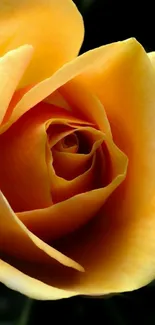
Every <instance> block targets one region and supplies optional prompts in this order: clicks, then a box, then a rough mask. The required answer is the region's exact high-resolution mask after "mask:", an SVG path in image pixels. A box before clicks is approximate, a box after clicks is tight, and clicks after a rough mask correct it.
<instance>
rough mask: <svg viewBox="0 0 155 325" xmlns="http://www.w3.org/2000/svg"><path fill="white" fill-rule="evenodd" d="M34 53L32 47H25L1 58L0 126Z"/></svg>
mask: <svg viewBox="0 0 155 325" xmlns="http://www.w3.org/2000/svg"><path fill="white" fill-rule="evenodd" d="M32 53H33V48H32V46H30V45H24V46H21V47H19V48H18V49H16V50H13V51H10V52H8V53H7V54H5V55H4V56H3V57H1V58H0V124H1V122H2V120H3V117H4V115H5V113H6V110H7V108H8V105H9V103H10V100H11V98H12V96H13V93H14V91H15V90H16V87H17V85H18V83H19V81H20V79H21V77H22V76H23V74H24V72H25V70H26V68H27V66H28V64H29V62H30V59H31V57H32Z"/></svg>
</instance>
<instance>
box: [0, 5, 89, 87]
mask: <svg viewBox="0 0 155 325" xmlns="http://www.w3.org/2000/svg"><path fill="white" fill-rule="evenodd" d="M83 34H84V27H83V21H82V17H81V15H80V13H79V12H78V10H77V8H76V6H75V4H74V3H73V2H72V1H71V0H65V1H64V0H22V1H21V0H13V1H12V0H8V1H5V0H1V2H0V55H3V54H4V53H6V52H7V51H9V50H12V49H15V48H16V47H18V46H20V45H23V44H31V45H32V46H33V47H34V56H33V59H32V62H31V64H30V66H29V68H28V70H27V72H26V74H25V75H24V78H23V79H22V82H21V83H20V86H23V85H28V84H32V83H36V82H39V81H40V80H43V79H45V78H47V77H49V76H51V75H52V73H53V72H55V71H56V70H57V69H58V68H60V67H61V66H62V65H63V64H64V63H66V62H68V61H70V60H71V59H73V58H74V57H75V56H76V55H77V54H78V52H79V49H80V46H81V43H82V40H83Z"/></svg>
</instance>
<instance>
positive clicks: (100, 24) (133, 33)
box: [0, 0, 155, 325]
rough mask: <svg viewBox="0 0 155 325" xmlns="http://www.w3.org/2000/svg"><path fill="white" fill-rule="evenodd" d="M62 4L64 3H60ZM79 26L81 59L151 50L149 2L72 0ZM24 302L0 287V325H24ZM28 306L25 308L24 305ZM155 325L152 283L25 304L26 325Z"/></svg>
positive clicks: (154, 33) (154, 44) (153, 32)
mask: <svg viewBox="0 0 155 325" xmlns="http://www.w3.org/2000/svg"><path fill="white" fill-rule="evenodd" d="M64 1H65V0H64ZM75 2H76V4H77V6H78V7H79V9H80V11H81V12H82V15H83V17H84V22H85V41H84V44H83V46H82V49H81V53H82V52H85V51H87V50H89V49H92V48H94V47H98V46H100V45H104V44H106V43H110V42H113V41H119V40H123V39H126V38H129V37H136V38H137V40H138V41H139V42H141V44H142V45H143V46H144V48H145V49H146V51H153V50H154V49H155V27H154V9H153V4H152V3H153V2H151V1H147V2H142V1H136V0H135V1H128V0H127V1H115V0H76V1H75ZM25 303H26V298H25V297H24V296H22V295H20V294H18V293H15V292H14V291H11V290H9V289H7V288H6V287H5V286H3V285H1V286H0V325H13V324H17V325H26V323H24V317H23V316H24V314H23V308H24V305H25ZM27 306H28V305H27ZM24 313H25V316H26V312H25V311H24ZM59 322H64V323H65V324H77V323H79V322H81V323H82V322H83V323H84V324H95V325H98V324H106V325H107V324H120V325H123V324H125V325H130V324H134V323H136V324H141V323H143V324H147V325H152V324H155V285H154V283H152V284H150V285H148V286H147V287H144V288H142V289H140V290H137V291H135V292H131V293H124V294H121V295H118V296H117V295H116V296H113V297H111V298H106V299H105V298H103V297H102V298H96V299H95V298H87V297H75V298H70V299H67V300H60V301H51V302H39V301H33V302H32V304H31V309H30V314H29V321H28V323H27V324H31V325H32V324H33V325H36V324H56V323H59Z"/></svg>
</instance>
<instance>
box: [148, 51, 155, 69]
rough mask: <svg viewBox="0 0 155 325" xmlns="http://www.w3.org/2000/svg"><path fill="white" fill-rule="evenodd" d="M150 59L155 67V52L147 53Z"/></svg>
mask: <svg viewBox="0 0 155 325" xmlns="http://www.w3.org/2000/svg"><path fill="white" fill-rule="evenodd" d="M147 55H148V57H149V59H150V60H151V63H152V65H153V68H154V69H155V52H150V53H147Z"/></svg>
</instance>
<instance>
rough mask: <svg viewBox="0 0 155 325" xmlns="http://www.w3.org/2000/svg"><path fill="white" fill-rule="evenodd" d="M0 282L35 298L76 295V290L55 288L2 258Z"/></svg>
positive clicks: (53, 298) (58, 297)
mask: <svg viewBox="0 0 155 325" xmlns="http://www.w3.org/2000/svg"><path fill="white" fill-rule="evenodd" d="M0 282H2V283H4V284H5V285H6V286H8V287H9V288H11V289H13V290H16V291H19V292H20V293H22V294H25V295H27V296H29V297H30V298H33V299H39V300H44V299H45V300H48V299H49V300H51V299H52V300H55V299H61V298H68V297H71V296H75V295H76V292H71V291H65V290H61V289H58V288H54V287H51V285H47V284H45V283H43V282H41V281H39V280H36V279H34V278H32V277H30V276H28V275H26V274H24V273H22V272H20V271H19V270H17V269H16V268H14V267H13V266H11V265H9V264H8V263H6V262H4V261H3V260H0Z"/></svg>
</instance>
